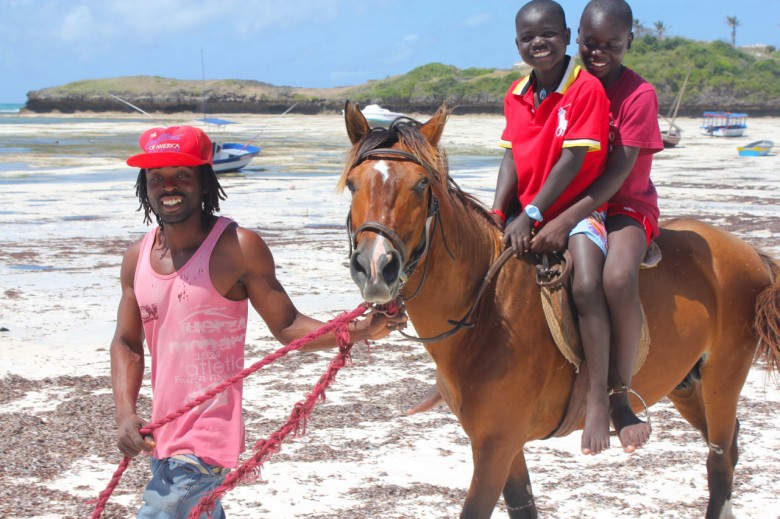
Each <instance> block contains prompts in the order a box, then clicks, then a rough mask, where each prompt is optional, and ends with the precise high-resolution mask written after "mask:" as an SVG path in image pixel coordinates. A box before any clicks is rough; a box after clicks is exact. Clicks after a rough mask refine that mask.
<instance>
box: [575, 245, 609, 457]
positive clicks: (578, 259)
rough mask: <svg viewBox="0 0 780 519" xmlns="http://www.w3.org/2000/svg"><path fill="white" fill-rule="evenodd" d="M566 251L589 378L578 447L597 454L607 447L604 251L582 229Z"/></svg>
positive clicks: (607, 403)
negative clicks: (569, 259) (568, 256)
mask: <svg viewBox="0 0 780 519" xmlns="http://www.w3.org/2000/svg"><path fill="white" fill-rule="evenodd" d="M569 252H571V255H572V261H573V264H574V265H573V266H574V268H573V269H572V296H573V299H574V304H575V306H576V307H577V315H578V321H579V330H580V336H581V338H582V346H583V349H584V353H585V362H586V363H587V365H588V381H589V386H588V395H587V404H586V410H585V428H584V429H583V432H582V443H581V448H582V453H583V454H598V453H600V452H602V451H603V450H606V449H607V448H608V447H609V397H608V396H607V387H608V384H607V372H608V366H609V311H608V309H607V303H606V299H605V297H604V289H603V284H602V272H603V268H604V252H602V250H601V249H600V248H599V246H598V245H596V244H595V243H594V242H593V241H592V240H591V238H590V237H588V235H586V234H582V233H580V234H574V235H572V236H571V237H570V238H569Z"/></svg>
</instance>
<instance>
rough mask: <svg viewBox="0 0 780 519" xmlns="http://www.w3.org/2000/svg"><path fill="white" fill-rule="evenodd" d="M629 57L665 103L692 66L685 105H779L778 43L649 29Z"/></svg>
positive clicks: (779, 64) (769, 106)
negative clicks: (754, 44)
mask: <svg viewBox="0 0 780 519" xmlns="http://www.w3.org/2000/svg"><path fill="white" fill-rule="evenodd" d="M625 63H626V65H628V66H629V67H631V68H633V69H634V70H636V71H637V72H638V73H639V74H641V75H642V76H643V77H644V78H645V79H647V80H648V81H649V82H650V83H652V84H653V86H655V88H656V91H657V92H658V97H659V100H660V102H661V105H662V106H663V105H667V104H671V103H672V100H673V99H674V97H675V96H676V95H677V92H678V91H679V89H680V87H681V86H682V83H683V81H684V79H685V75H686V74H687V73H688V71H690V72H691V77H690V79H689V82H688V87H687V88H686V92H685V95H684V96H683V101H682V106H683V107H685V106H697V107H707V106H709V107H710V108H713V109H717V108H721V107H725V108H731V109H739V108H740V107H746V108H748V107H751V108H756V107H766V108H772V109H775V110H777V109H778V108H780V82H779V81H778V80H779V79H780V52H777V50H776V49H774V47H759V48H750V49H738V48H737V49H735V48H733V47H732V46H730V45H729V44H728V43H725V42H721V41H715V42H709V43H705V42H698V41H691V40H687V39H685V38H665V39H659V38H656V37H654V36H649V35H647V36H644V37H643V38H641V39H639V40H637V41H635V43H634V45H633V47H632V48H631V50H630V51H629V52H628V53H627V54H626V57H625ZM772 103H774V105H773V104H772Z"/></svg>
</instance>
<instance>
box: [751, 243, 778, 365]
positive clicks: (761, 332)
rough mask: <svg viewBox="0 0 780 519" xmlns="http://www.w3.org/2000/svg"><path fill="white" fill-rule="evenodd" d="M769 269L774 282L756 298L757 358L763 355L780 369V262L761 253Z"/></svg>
mask: <svg viewBox="0 0 780 519" xmlns="http://www.w3.org/2000/svg"><path fill="white" fill-rule="evenodd" d="M759 254H760V256H761V259H762V261H763V262H764V264H765V265H766V266H767V268H768V269H769V276H770V279H771V282H772V284H771V285H770V286H768V287H766V288H765V289H764V290H763V291H762V292H761V293H760V294H758V297H757V298H756V318H755V321H754V327H755V330H756V332H757V333H758V337H759V344H758V351H757V352H756V358H759V357H763V358H764V359H766V361H767V363H768V364H769V369H770V370H773V371H774V372H775V373H777V372H778V371H780V369H779V368H780V264H779V263H778V262H777V261H775V260H774V259H773V258H772V257H770V256H769V255H767V254H764V253H759Z"/></svg>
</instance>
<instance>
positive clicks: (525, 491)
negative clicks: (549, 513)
mask: <svg viewBox="0 0 780 519" xmlns="http://www.w3.org/2000/svg"><path fill="white" fill-rule="evenodd" d="M504 502H505V503H506V508H507V511H508V512H509V517H510V518H511V519H536V518H537V517H538V515H539V514H538V513H537V511H536V503H535V502H534V495H533V492H532V490H531V478H530V476H529V475H528V466H527V465H526V464H525V452H524V451H523V450H520V452H519V453H518V454H517V456H515V459H514V460H513V461H512V468H511V469H510V471H509V477H508V478H507V480H506V485H504Z"/></svg>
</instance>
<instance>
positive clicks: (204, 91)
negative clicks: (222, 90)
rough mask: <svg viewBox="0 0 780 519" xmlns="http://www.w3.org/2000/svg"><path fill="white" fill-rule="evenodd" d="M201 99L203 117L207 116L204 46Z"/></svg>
mask: <svg viewBox="0 0 780 519" xmlns="http://www.w3.org/2000/svg"><path fill="white" fill-rule="evenodd" d="M200 80H201V87H200V99H201V108H202V110H203V118H204V119H205V118H206V65H205V62H204V60H203V47H201V48H200Z"/></svg>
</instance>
